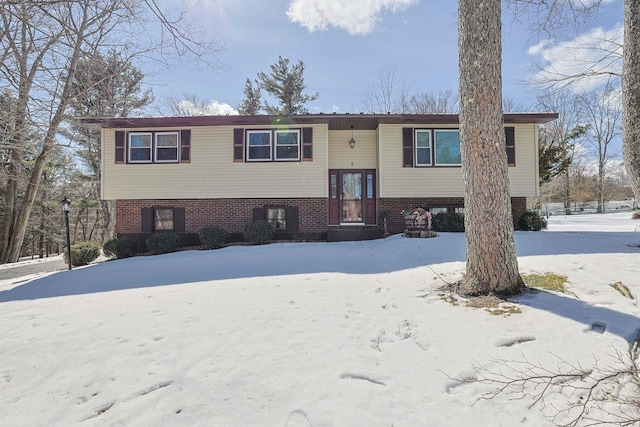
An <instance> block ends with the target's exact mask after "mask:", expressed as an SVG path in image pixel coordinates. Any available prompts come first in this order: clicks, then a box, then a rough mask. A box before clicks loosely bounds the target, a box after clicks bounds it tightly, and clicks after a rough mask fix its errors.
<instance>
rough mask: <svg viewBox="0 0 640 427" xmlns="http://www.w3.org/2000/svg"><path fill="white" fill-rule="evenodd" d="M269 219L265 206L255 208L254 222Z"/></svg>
mask: <svg viewBox="0 0 640 427" xmlns="http://www.w3.org/2000/svg"><path fill="white" fill-rule="evenodd" d="M266 219H267V210H266V209H265V208H253V222H256V221H264V220H266Z"/></svg>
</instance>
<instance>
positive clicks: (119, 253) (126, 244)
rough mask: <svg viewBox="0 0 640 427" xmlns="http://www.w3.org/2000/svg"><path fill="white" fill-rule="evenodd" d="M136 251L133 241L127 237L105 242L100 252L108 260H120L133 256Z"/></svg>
mask: <svg viewBox="0 0 640 427" xmlns="http://www.w3.org/2000/svg"><path fill="white" fill-rule="evenodd" d="M136 249H137V245H136V242H135V241H133V240H131V239H129V238H128V237H119V238H117V239H112V240H109V241H108V242H106V243H105V244H104V246H103V247H102V252H104V254H105V256H108V257H110V258H116V259H122V258H128V257H131V256H133V255H135V253H136Z"/></svg>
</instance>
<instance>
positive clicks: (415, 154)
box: [413, 129, 433, 166]
mask: <svg viewBox="0 0 640 427" xmlns="http://www.w3.org/2000/svg"><path fill="white" fill-rule="evenodd" d="M418 133H426V134H427V135H429V147H420V149H421V150H425V149H426V150H427V151H428V152H429V162H428V163H418ZM413 138H414V141H415V143H414V144H413V156H414V159H415V161H414V165H415V166H431V163H432V161H431V157H432V156H431V152H432V150H431V148H432V147H433V137H432V136H431V129H416V130H415V131H414V137H413Z"/></svg>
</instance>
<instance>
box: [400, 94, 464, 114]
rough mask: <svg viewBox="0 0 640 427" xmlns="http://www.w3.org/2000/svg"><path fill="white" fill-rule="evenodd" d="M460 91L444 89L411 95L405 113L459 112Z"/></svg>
mask: <svg viewBox="0 0 640 427" xmlns="http://www.w3.org/2000/svg"><path fill="white" fill-rule="evenodd" d="M458 100H459V97H458V93H457V92H455V91H453V90H443V91H441V92H438V93H433V92H422V93H418V94H415V95H411V97H410V98H409V102H408V105H407V108H406V111H402V112H403V113H414V114H448V113H449V114H450V113H457V112H458Z"/></svg>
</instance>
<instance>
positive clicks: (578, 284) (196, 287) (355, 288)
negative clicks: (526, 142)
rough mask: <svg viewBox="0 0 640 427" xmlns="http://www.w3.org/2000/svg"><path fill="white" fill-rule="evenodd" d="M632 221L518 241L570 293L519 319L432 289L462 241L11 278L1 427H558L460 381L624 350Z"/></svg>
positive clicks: (217, 253)
mask: <svg viewBox="0 0 640 427" xmlns="http://www.w3.org/2000/svg"><path fill="white" fill-rule="evenodd" d="M630 216H631V214H630V213H620V214H618V213H616V214H607V215H589V216H569V217H551V218H550V224H549V230H548V231H546V232H537V233H536V232H516V233H515V239H516V248H517V251H518V263H519V267H520V271H521V273H523V274H525V273H534V272H536V273H544V272H554V273H557V274H562V275H566V276H567V277H568V280H569V283H568V292H567V293H564V294H560V293H553V292H538V293H527V294H525V295H523V296H521V297H518V298H517V299H516V300H514V301H513V302H510V303H509V304H507V305H511V306H515V307H517V308H518V309H519V310H520V311H521V313H514V314H511V315H492V314H491V313H489V311H488V310H487V309H486V308H482V307H481V308H473V307H469V306H466V305H465V304H464V302H463V301H460V302H459V303H456V304H452V303H451V301H447V300H446V298H445V297H444V296H443V293H442V292H441V291H440V290H439V288H440V287H442V286H443V285H444V284H445V281H446V282H449V283H451V282H455V281H456V280H459V279H460V278H461V277H462V275H463V273H464V259H465V257H464V248H465V243H464V235H463V234H458V233H440V234H439V235H438V236H437V237H436V238H431V239H408V238H403V237H401V236H399V235H394V236H390V237H389V238H386V239H382V240H374V241H366V242H340V243H277V244H270V245H264V246H232V247H227V248H224V249H218V250H211V251H185V252H178V253H174V254H167V255H159V256H147V257H137V258H131V259H125V260H117V261H109V262H103V263H99V264H95V265H91V266H88V267H85V268H77V269H74V270H73V271H62V272H57V273H54V274H49V275H39V276H27V277H22V278H20V279H12V280H4V281H0V407H1V408H2V415H1V417H0V418H1V421H0V425H3V426H4V425H7V426H21V425H25V426H26V425H47V426H71V425H79V424H82V425H83V426H98V425H100V426H103V425H127V426H130V425H134V426H135V425H140V426H147V425H167V426H169V425H170V426H193V425H212V426H285V427H294V426H295V427H299V426H315V427H319V426H390V425H394V426H396V427H397V426H470V425H475V426H513V425H524V426H546V425H552V422H551V419H550V418H549V416H552V415H554V411H553V410H552V409H553V406H552V405H549V404H548V405H547V407H546V409H545V408H542V407H541V405H535V406H533V407H532V408H529V406H530V405H531V404H532V401H531V400H530V399H514V400H509V399H508V396H506V397H496V398H495V399H492V400H480V401H477V399H478V398H479V397H481V396H482V394H483V393H485V392H487V391H488V390H491V388H492V387H490V386H487V385H482V384H478V383H473V382H472V383H462V382H459V381H454V380H453V379H452V378H453V377H457V378H465V377H474V376H476V375H477V373H476V372H475V370H474V366H478V365H483V366H488V367H492V368H496V369H500V368H502V369H505V368H504V366H502V364H501V361H505V360H523V358H526V359H527V360H529V361H532V362H535V363H540V364H541V365H544V366H549V367H555V366H557V365H558V364H559V361H566V362H569V363H575V364H580V365H581V366H582V367H584V368H589V367H593V366H594V365H595V364H596V361H599V363H601V364H605V365H607V364H613V363H614V362H615V361H616V359H615V354H616V352H620V353H623V354H626V352H627V350H628V348H629V342H630V341H633V339H634V338H635V337H636V336H637V334H638V330H639V329H640V309H639V308H638V305H637V300H636V299H633V300H631V299H627V298H624V297H623V296H622V295H621V294H620V293H619V292H617V291H616V290H615V289H613V288H612V287H611V286H610V285H612V284H614V283H615V282H622V283H623V284H624V285H626V286H627V287H628V288H629V289H630V290H631V292H632V293H633V294H634V295H638V294H639V293H640V262H639V261H640V247H638V245H640V233H638V232H636V230H637V228H638V225H640V222H639V221H633V220H631V219H630ZM571 398H573V399H576V396H573V397H572V396H570V395H567V396H562V395H559V394H557V393H556V394H551V395H550V396H549V397H548V399H551V401H550V402H547V403H551V404H554V403H555V404H557V405H561V404H562V402H563V401H567V399H571ZM476 401H477V402H476ZM474 403H475V404H474Z"/></svg>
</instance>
